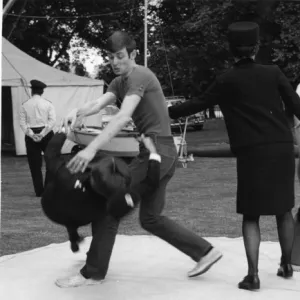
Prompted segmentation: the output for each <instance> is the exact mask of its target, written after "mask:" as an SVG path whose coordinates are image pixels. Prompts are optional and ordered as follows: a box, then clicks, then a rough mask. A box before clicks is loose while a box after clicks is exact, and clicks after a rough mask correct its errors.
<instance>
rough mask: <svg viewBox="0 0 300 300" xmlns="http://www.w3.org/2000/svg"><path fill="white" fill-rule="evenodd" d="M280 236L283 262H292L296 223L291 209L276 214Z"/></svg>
mask: <svg viewBox="0 0 300 300" xmlns="http://www.w3.org/2000/svg"><path fill="white" fill-rule="evenodd" d="M276 221H277V230H278V238H279V243H280V247H281V253H282V256H281V263H282V264H290V263H291V255H292V249H293V242H294V232H295V223H294V219H293V215H292V213H291V211H288V212H286V213H285V214H283V215H280V216H276Z"/></svg>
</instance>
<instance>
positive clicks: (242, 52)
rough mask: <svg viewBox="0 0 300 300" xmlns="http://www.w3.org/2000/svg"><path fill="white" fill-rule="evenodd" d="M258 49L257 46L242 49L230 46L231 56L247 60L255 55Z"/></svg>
mask: <svg viewBox="0 0 300 300" xmlns="http://www.w3.org/2000/svg"><path fill="white" fill-rule="evenodd" d="M258 49H259V45H258V44H256V45H254V46H242V47H236V46H233V45H230V51H231V53H232V55H233V56H234V57H236V58H239V59H240V58H248V57H251V56H253V55H256V54H257V52H258Z"/></svg>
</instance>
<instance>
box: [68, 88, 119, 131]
mask: <svg viewBox="0 0 300 300" xmlns="http://www.w3.org/2000/svg"><path fill="white" fill-rule="evenodd" d="M115 101H116V96H115V94H114V93H111V92H107V93H105V94H103V95H102V96H101V97H100V98H98V99H96V100H94V101H90V102H88V103H86V104H84V105H83V106H82V107H80V108H74V109H73V110H72V111H71V112H70V113H69V114H68V115H67V116H66V117H65V118H64V119H63V123H62V125H64V127H65V128H68V123H69V122H71V128H73V127H74V125H75V123H76V121H78V120H80V119H82V118H84V117H88V116H91V115H95V114H97V113H99V112H100V110H101V109H103V108H104V107H106V106H107V105H109V104H112V103H114V102H115Z"/></svg>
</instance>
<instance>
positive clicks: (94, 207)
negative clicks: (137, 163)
mask: <svg viewBox="0 0 300 300" xmlns="http://www.w3.org/2000/svg"><path fill="white" fill-rule="evenodd" d="M65 140H66V135H65V134H64V133H57V134H55V135H54V137H53V138H52V139H51V141H50V142H49V144H48V147H47V149H46V152H45V161H46V165H47V168H48V170H49V173H50V182H49V184H48V185H47V187H46V189H45V191H44V193H43V196H42V208H43V210H44V213H45V214H46V216H47V217H48V218H49V219H51V220H52V221H54V222H56V223H59V224H61V225H65V226H72V227H74V226H75V227H78V226H83V225H86V224H89V223H91V222H92V221H93V220H95V219H98V218H99V217H101V215H103V214H105V213H106V212H107V200H106V199H105V198H104V197H102V196H101V195H99V194H97V193H96V192H94V191H93V189H92V188H91V186H90V183H89V177H90V171H89V170H87V171H86V172H85V173H77V174H71V173H70V172H69V170H68V169H67V167H66V161H65V159H64V158H63V157H62V156H61V148H62V146H63V144H64V142H65ZM159 178H160V164H159V162H157V161H154V160H149V168H148V172H147V176H146V178H145V179H144V180H143V181H142V182H141V183H140V184H138V185H136V186H135V187H133V190H134V192H135V193H138V194H140V195H143V194H144V193H145V194H148V193H151V192H153V191H154V190H155V189H156V188H157V187H158V185H159ZM76 182H80V183H81V188H80V187H78V188H75V183H76ZM123 200H124V201H125V198H124V197H123V198H120V201H123ZM120 206H122V204H121V205H120ZM112 213H113V212H112Z"/></svg>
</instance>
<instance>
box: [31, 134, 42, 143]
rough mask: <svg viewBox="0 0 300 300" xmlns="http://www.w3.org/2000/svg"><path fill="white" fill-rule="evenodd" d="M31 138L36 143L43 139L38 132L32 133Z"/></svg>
mask: <svg viewBox="0 0 300 300" xmlns="http://www.w3.org/2000/svg"><path fill="white" fill-rule="evenodd" d="M31 138H32V139H33V140H34V141H35V142H36V143H38V142H40V141H41V138H40V136H39V135H38V134H34V135H32V136H31Z"/></svg>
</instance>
